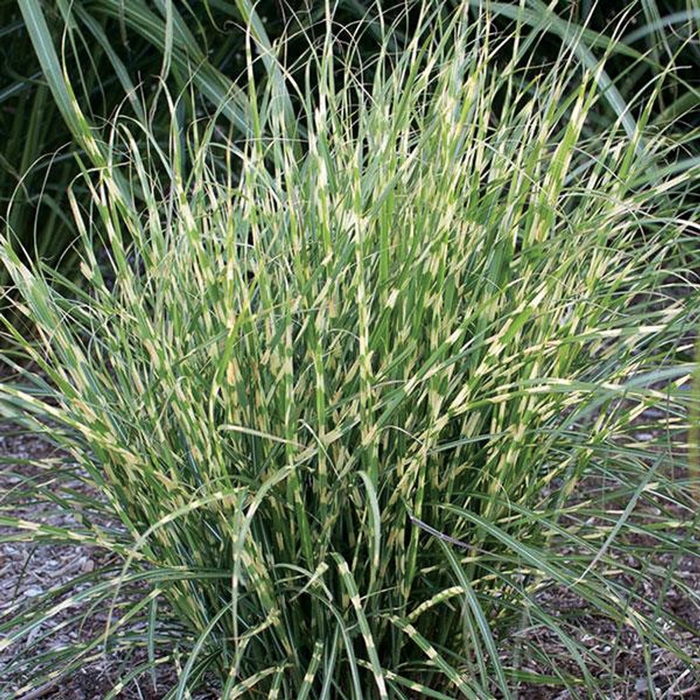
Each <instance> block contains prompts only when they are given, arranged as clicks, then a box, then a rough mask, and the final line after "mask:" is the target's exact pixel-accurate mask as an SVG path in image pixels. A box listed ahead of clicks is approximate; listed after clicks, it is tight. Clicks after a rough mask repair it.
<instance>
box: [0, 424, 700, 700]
mask: <svg viewBox="0 0 700 700" xmlns="http://www.w3.org/2000/svg"><path fill="white" fill-rule="evenodd" d="M3 431H4V432H3ZM59 457H60V455H58V454H57V453H56V452H55V451H54V450H53V449H52V448H51V447H50V446H48V445H47V444H46V443H45V442H44V441H42V440H41V439H40V438H38V437H35V436H31V435H26V434H21V433H20V432H12V431H11V430H10V429H9V428H8V427H7V426H4V427H0V460H1V461H0V503H5V504H6V503H8V502H13V503H15V505H13V508H12V511H13V512H12V514H13V515H15V516H20V517H23V518H25V519H27V520H31V521H35V522H42V523H46V524H50V525H55V526H58V527H70V526H71V525H74V524H75V516H74V515H73V514H71V513H70V512H67V511H66V510H64V509H61V508H59V507H57V506H55V505H53V504H52V503H51V502H50V501H42V502H38V501H36V500H34V501H31V500H26V501H23V500H22V499H21V498H20V499H16V498H15V495H16V494H17V491H18V490H19V489H21V488H22V484H23V480H25V479H31V480H33V481H34V483H35V484H40V483H43V484H44V485H45V486H46V488H47V489H48V490H49V491H51V489H55V488H58V486H57V484H56V483H55V482H52V477H51V475H50V474H49V472H48V471H47V469H46V465H47V464H48V462H49V461H50V460H56V459H59ZM78 477H79V475H77V474H76V475H75V478H71V479H70V480H69V481H68V482H62V483H61V485H60V488H63V489H65V488H71V489H74V490H75V491H77V492H80V493H84V494H85V495H88V496H96V495H97V494H95V493H91V492H90V489H89V487H88V486H86V484H85V483H84V482H83V481H82V480H81V479H80V478H78ZM8 499H9V500H8ZM100 525H103V526H110V525H111V523H109V522H102V523H100ZM8 533H9V529H8V528H0V622H2V621H3V620H4V619H7V618H8V616H9V614H10V613H11V612H12V611H14V610H16V609H17V608H21V607H22V606H26V605H31V602H32V601H33V600H34V599H35V598H38V597H39V596H41V595H42V594H43V593H45V592H46V591H47V590H48V589H49V588H51V587H54V586H56V585H59V584H68V583H69V582H70V581H71V580H72V579H74V578H75V577H76V576H79V575H80V574H84V573H89V572H91V571H93V570H98V569H100V568H101V567H105V566H108V565H109V564H110V563H113V564H114V565H115V566H118V564H119V562H118V561H116V559H115V560H114V561H112V562H111V561H110V558H109V557H110V555H109V554H108V553H105V552H103V551H100V550H98V549H95V548H93V547H87V546H84V545H81V544H76V545H74V546H65V545H54V544H47V545H43V546H36V545H34V544H32V543H30V542H16V541H14V542H13V541H2V539H1V537H2V536H3V535H7V534H8ZM656 559H657V561H656V562H654V563H656V564H657V565H659V566H661V567H670V566H671V565H672V564H673V562H672V557H671V556H670V555H668V554H663V553H661V554H659V555H657V557H656ZM627 563H628V564H630V565H632V566H648V565H649V564H650V563H651V562H648V561H647V562H634V561H630V562H627ZM677 566H678V575H679V576H680V577H682V579H683V580H684V581H685V584H686V587H687V589H688V590H689V591H695V592H696V593H697V594H698V595H700V557H691V556H685V557H683V558H682V559H681V560H680V561H679V562H678V563H677ZM83 585H86V584H83ZM658 585H659V590H656V591H655V590H645V591H643V593H645V595H646V597H647V598H648V599H649V600H650V601H652V603H653V602H654V601H655V600H656V599H657V598H658V597H659V596H663V597H664V601H665V605H666V606H667V607H670V608H671V609H672V611H673V613H674V614H675V615H676V616H677V617H678V618H679V619H681V620H683V621H684V622H685V624H686V629H682V628H681V627H680V626H679V625H676V624H674V623H672V622H670V621H666V622H663V621H662V622H661V626H662V627H663V628H664V631H665V632H668V633H669V634H670V635H671V636H672V638H673V639H674V640H675V641H676V643H677V644H678V645H679V646H681V647H682V648H683V649H684V650H685V651H686V652H687V653H688V654H689V655H690V656H691V657H693V658H694V659H695V660H696V663H694V664H692V663H691V664H688V663H684V662H682V661H681V660H679V659H678V658H677V657H675V656H674V655H673V654H671V653H669V652H668V651H666V650H664V649H661V648H651V649H649V648H647V649H646V650H645V648H644V647H643V645H642V644H641V642H640V640H639V639H638V637H637V636H636V635H635V633H634V630H633V629H631V628H627V627H626V628H624V629H619V628H618V627H617V626H616V625H614V624H613V623H612V622H611V621H610V620H608V619H607V618H606V617H604V616H602V615H600V614H597V612H596V611H595V610H590V609H588V608H587V607H586V606H585V604H584V603H583V602H582V601H580V600H578V599H577V598H576V596H575V595H573V594H572V593H571V592H570V591H568V590H566V589H564V588H561V587H554V588H551V587H550V588H547V589H546V590H545V591H544V592H543V593H542V594H541V596H540V601H539V602H541V603H542V604H543V605H544V606H545V609H546V610H547V611H548V612H549V613H550V614H552V615H553V616H555V617H557V619H559V620H564V621H565V620H566V619H567V618H568V619H569V620H570V622H569V624H568V625H567V627H566V628H567V632H568V633H569V634H571V635H572V636H574V637H575V638H576V639H577V641H579V642H580V643H582V644H583V645H585V646H586V647H587V648H589V649H591V650H592V651H594V652H596V653H597V656H598V657H599V658H603V659H606V658H607V659H608V660H609V664H608V665H607V667H605V668H591V669H589V671H590V673H591V674H592V675H594V676H597V677H599V678H608V677H613V675H616V677H617V678H618V679H620V678H621V679H622V681H618V682H616V683H615V684H614V685H613V686H611V687H610V689H609V693H608V694H606V695H605V696H602V697H605V698H608V699H609V700H627V699H630V698H640V699H641V698H658V699H664V700H672V699H674V698H683V699H688V700H700V638H698V636H697V632H698V630H700V605H699V604H698V599H697V597H696V598H695V599H694V600H691V598H690V597H689V596H688V595H687V594H686V593H684V592H683V591H680V590H678V589H676V588H673V587H671V588H669V589H668V590H666V589H663V581H662V580H660V581H659V584H658ZM662 589H663V590H662ZM73 592H75V590H74V589H73ZM88 613H89V614H88V615H87V616H86V617H85V618H84V619H82V620H81V621H80V622H79V624H67V625H66V626H65V627H60V623H62V622H65V621H66V620H68V617H69V613H68V611H66V612H65V613H61V614H59V615H57V616H56V617H54V618H52V623H51V624H52V625H54V626H55V627H56V629H54V630H53V633H52V634H48V635H45V632H46V631H47V630H43V629H37V630H35V631H34V632H32V634H31V635H30V636H29V637H28V638H27V640H26V642H23V644H24V645H25V648H24V649H21V650H16V649H15V648H14V647H13V646H10V647H9V648H8V649H6V650H4V651H0V679H4V673H3V667H4V665H5V664H7V662H8V661H9V659H10V658H11V657H12V655H13V654H15V653H16V652H17V651H20V652H26V651H27V649H26V648H27V647H31V648H32V652H34V653H37V654H38V653H40V652H41V651H44V650H48V649H56V648H59V647H66V646H70V645H71V644H75V643H76V641H77V640H78V639H80V638H83V639H85V638H92V637H93V636H95V635H97V634H99V633H100V631H101V630H102V629H104V624H105V620H106V613H105V611H103V610H102V611H88ZM517 636H518V637H519V638H520V640H521V641H523V642H524V643H525V644H526V645H529V646H530V647H531V649H532V650H533V651H532V653H531V654H527V655H526V656H525V657H524V658H523V659H522V660H521V662H520V663H521V667H522V668H523V669H524V670H531V671H538V670H542V668H541V667H540V666H539V665H538V662H537V654H538V653H541V654H546V655H549V656H556V657H558V658H565V657H566V656H567V653H566V648H565V647H564V646H563V644H562V642H561V640H560V639H559V638H558V637H557V636H556V635H555V634H554V633H552V632H551V631H550V630H547V629H544V628H531V629H525V630H523V631H521V632H519V633H518V635H517ZM645 651H646V654H647V656H648V657H650V660H651V668H652V673H651V675H650V676H648V675H647V673H646V668H647V661H646V659H645ZM144 654H145V652H143V653H140V652H136V653H135V654H134V655H132V656H129V657H125V656H123V655H121V656H120V655H119V654H106V655H105V654H97V655H96V658H94V659H93V660H87V661H86V663H85V665H84V666H83V667H81V668H80V669H78V670H76V671H75V672H73V673H72V674H70V675H69V676H67V677H65V678H61V679H60V680H59V681H58V682H56V683H55V684H48V685H45V686H43V687H40V688H39V689H37V690H36V691H33V692H31V693H25V694H24V696H23V697H22V700H37V699H38V698H46V699H47V700H100V699H101V698H104V696H105V695H106V694H107V693H108V692H109V691H110V690H111V689H112V688H113V687H114V686H115V685H116V684H117V683H118V682H119V681H120V678H122V677H123V675H124V674H126V673H128V671H129V669H130V668H134V665H135V664H137V663H141V662H143V661H144V659H145V656H144ZM613 668H614V671H615V674H612V673H611V670H612V669H613ZM569 671H570V672H571V673H572V674H574V675H575V674H578V675H579V676H580V675H581V672H580V670H579V669H577V666H576V664H575V663H574V662H572V663H571V664H570V668H569ZM175 678H176V674H175V672H174V670H173V669H172V668H167V667H161V668H160V670H159V672H158V674H157V676H156V679H155V680H156V683H155V686H154V683H153V679H152V678H151V677H150V676H149V677H148V678H146V679H145V680H144V679H142V680H140V682H138V683H136V682H132V683H130V684H128V685H127V686H126V687H125V689H124V690H123V692H122V693H121V695H120V697H121V698H124V699H125V700H160V699H161V698H162V697H163V696H164V695H165V692H167V691H168V690H170V689H171V688H172V687H173V684H174V682H175ZM27 680H29V679H26V678H25V679H21V682H26V681H27ZM19 683H20V679H12V680H9V681H8V679H4V680H0V698H2V697H4V695H3V694H4V693H7V694H8V695H9V694H10V693H13V692H15V691H16V690H17V688H18V685H19ZM652 686H653V687H652ZM518 697H519V698H520V699H521V700H574V699H575V698H576V697H577V696H576V695H572V694H571V693H570V692H569V691H562V690H561V689H558V690H554V689H551V688H543V687H522V688H521V690H520V691H519V693H518ZM581 697H588V696H587V695H582V696H581ZM198 700H214V695H213V694H209V695H208V696H207V695H206V694H203V695H201V696H199V698H198Z"/></svg>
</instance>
